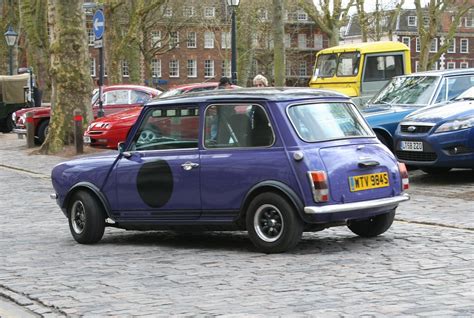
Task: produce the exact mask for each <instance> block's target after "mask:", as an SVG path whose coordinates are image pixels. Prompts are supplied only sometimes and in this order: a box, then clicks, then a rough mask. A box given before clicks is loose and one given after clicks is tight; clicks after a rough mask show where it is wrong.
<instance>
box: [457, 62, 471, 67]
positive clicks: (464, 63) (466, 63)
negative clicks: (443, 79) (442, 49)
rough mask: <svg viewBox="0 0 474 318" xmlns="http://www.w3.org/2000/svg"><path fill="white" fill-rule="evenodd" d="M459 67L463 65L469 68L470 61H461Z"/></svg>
mask: <svg viewBox="0 0 474 318" xmlns="http://www.w3.org/2000/svg"><path fill="white" fill-rule="evenodd" d="M459 67H461V68H469V62H461V63H459Z"/></svg>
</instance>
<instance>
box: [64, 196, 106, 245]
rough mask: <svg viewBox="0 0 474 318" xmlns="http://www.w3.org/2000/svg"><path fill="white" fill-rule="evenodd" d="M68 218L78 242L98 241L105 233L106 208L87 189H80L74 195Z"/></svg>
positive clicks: (91, 242)
mask: <svg viewBox="0 0 474 318" xmlns="http://www.w3.org/2000/svg"><path fill="white" fill-rule="evenodd" d="M68 219H69V229H70V230H71V234H72V236H73V238H74V239H75V240H76V242H78V243H81V244H93V243H97V242H98V241H100V239H101V238H102V236H103V235H104V229H105V211H104V208H103V206H102V204H100V203H99V202H98V200H97V199H96V198H95V197H94V196H93V195H92V194H90V193H89V192H87V191H79V192H77V193H75V194H74V195H73V197H72V200H71V202H70V204H69V210H68Z"/></svg>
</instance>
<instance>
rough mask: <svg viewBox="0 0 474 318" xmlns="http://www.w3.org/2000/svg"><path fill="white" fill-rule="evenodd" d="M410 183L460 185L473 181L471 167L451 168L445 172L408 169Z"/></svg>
mask: <svg viewBox="0 0 474 318" xmlns="http://www.w3.org/2000/svg"><path fill="white" fill-rule="evenodd" d="M409 178H410V183H413V184H427V183H429V184H433V185H462V184H470V183H473V182H474V170H473V169H453V170H451V171H449V172H446V173H440V174H428V173H425V172H423V171H421V170H413V171H410V175H409Z"/></svg>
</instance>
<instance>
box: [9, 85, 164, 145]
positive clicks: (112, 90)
mask: <svg viewBox="0 0 474 318" xmlns="http://www.w3.org/2000/svg"><path fill="white" fill-rule="evenodd" d="M160 94H161V91H159V90H157V89H154V88H151V87H147V86H140V85H111V86H106V87H104V90H103V99H102V100H103V107H104V112H105V115H106V116H107V115H110V114H114V113H117V112H120V111H123V110H125V109H130V108H132V109H133V108H137V109H138V110H139V111H140V110H141V107H139V106H142V105H143V104H144V103H145V102H147V101H149V100H150V99H152V98H153V97H156V96H158V95H160ZM92 111H93V113H94V118H97V113H98V111H99V91H98V90H95V91H94V94H93V97H92ZM27 112H32V113H33V123H34V124H35V142H36V143H38V144H42V143H43V141H44V139H45V137H46V134H47V133H48V127H49V118H50V117H51V108H50V107H35V108H24V109H21V110H19V111H17V112H15V113H14V114H13V121H14V122H15V128H14V129H13V132H15V133H17V134H18V135H20V136H21V137H22V136H23V135H26V113H27Z"/></svg>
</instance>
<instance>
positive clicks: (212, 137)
mask: <svg viewBox="0 0 474 318" xmlns="http://www.w3.org/2000/svg"><path fill="white" fill-rule="evenodd" d="M274 140H275V134H274V133H273V129H272V127H271V124H270V121H269V119H268V115H267V112H266V111H265V109H264V108H263V107H262V106H260V105H212V106H209V107H208V108H207V109H206V116H205V131H204V146H205V147H206V148H229V147H244V148H246V147H268V146H271V145H272V144H273V142H274Z"/></svg>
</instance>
